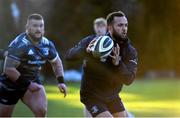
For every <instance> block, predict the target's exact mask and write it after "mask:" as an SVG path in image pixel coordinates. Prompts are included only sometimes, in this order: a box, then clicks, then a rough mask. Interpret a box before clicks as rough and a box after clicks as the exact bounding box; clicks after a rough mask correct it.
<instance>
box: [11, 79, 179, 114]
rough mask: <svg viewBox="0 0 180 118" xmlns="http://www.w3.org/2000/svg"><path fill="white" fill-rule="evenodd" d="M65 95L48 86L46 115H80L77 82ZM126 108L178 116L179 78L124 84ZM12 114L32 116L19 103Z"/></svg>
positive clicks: (54, 87) (70, 85)
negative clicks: (64, 96)
mask: <svg viewBox="0 0 180 118" xmlns="http://www.w3.org/2000/svg"><path fill="white" fill-rule="evenodd" d="M67 85H68V92H69V94H68V96H67V97H66V98H63V95H62V94H60V93H59V91H58V88H57V87H56V85H52V84H51V85H47V86H46V91H47V96H48V113H47V116H51V117H53V116H62V117H66V116H69V117H70V116H74V117H75V116H79V117H81V116H83V105H82V104H81V103H80V100H79V86H80V84H79V83H67ZM120 96H121V98H122V100H123V102H124V104H125V106H126V108H127V109H128V110H129V111H130V112H132V113H133V114H134V115H135V116H143V117H146V116H152V117H154V116H163V117H165V116H171V117H172V116H180V80H175V79H171V80H155V79H154V80H136V81H135V82H134V83H133V84H132V85H131V86H124V88H123V91H122V92H121V94H120ZM13 116H33V114H32V113H31V111H30V110H29V109H28V108H27V107H26V106H25V105H23V104H22V103H21V102H19V103H18V104H17V106H16V108H15V111H14V114H13Z"/></svg>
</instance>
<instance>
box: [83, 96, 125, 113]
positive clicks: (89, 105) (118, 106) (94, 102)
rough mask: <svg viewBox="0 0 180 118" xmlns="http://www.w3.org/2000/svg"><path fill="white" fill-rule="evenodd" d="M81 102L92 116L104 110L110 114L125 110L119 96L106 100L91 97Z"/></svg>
mask: <svg viewBox="0 0 180 118" xmlns="http://www.w3.org/2000/svg"><path fill="white" fill-rule="evenodd" d="M83 103H84V105H85V106H86V109H87V110H88V111H89V112H90V114H91V115H92V116H93V117H96V116H97V115H98V114H100V113H102V112H105V111H109V112H110V113H111V114H113V113H117V112H122V111H124V110H125V108H124V105H123V103H122V101H121V99H120V98H119V97H116V98H114V99H112V100H110V101H106V102H105V101H101V100H98V99H91V100H87V101H86V102H83Z"/></svg>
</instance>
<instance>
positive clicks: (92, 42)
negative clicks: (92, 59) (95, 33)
mask: <svg viewBox="0 0 180 118" xmlns="http://www.w3.org/2000/svg"><path fill="white" fill-rule="evenodd" d="M95 41H96V39H93V40H92V41H91V42H90V43H89V45H88V47H87V48H86V52H87V53H90V52H92V47H93V46H94V43H95Z"/></svg>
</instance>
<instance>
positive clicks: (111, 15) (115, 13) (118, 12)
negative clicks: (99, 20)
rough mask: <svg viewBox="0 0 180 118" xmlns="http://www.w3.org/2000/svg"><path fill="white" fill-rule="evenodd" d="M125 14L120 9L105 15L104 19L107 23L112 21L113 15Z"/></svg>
mask: <svg viewBox="0 0 180 118" xmlns="http://www.w3.org/2000/svg"><path fill="white" fill-rule="evenodd" d="M123 16H125V14H124V13H123V12H122V11H115V12H112V13H110V14H108V15H107V17H106V21H107V24H108V25H111V24H112V23H113V20H114V17H123Z"/></svg>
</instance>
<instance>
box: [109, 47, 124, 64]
mask: <svg viewBox="0 0 180 118" xmlns="http://www.w3.org/2000/svg"><path fill="white" fill-rule="evenodd" d="M119 54H120V46H119V45H118V44H117V45H116V47H114V48H113V50H112V54H110V55H109V56H110V57H111V58H112V63H113V64H114V65H115V66H117V65H119V61H120V60H121V57H120V56H119Z"/></svg>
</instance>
